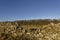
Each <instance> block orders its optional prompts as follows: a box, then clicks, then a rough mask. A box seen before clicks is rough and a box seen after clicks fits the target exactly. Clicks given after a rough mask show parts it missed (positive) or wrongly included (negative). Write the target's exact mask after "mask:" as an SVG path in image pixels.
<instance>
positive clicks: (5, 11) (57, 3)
mask: <svg viewBox="0 0 60 40" xmlns="http://www.w3.org/2000/svg"><path fill="white" fill-rule="evenodd" d="M45 18H60V0H0V21H6V20H21V19H23V20H25V19H45Z"/></svg>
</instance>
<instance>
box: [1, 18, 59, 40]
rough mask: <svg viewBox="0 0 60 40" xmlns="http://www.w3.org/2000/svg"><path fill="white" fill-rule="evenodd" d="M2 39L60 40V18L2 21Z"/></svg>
mask: <svg viewBox="0 0 60 40" xmlns="http://www.w3.org/2000/svg"><path fill="white" fill-rule="evenodd" d="M0 40H60V20H56V19H54V20H48V19H44V20H22V21H13V22H11V21H5V22H0Z"/></svg>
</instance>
